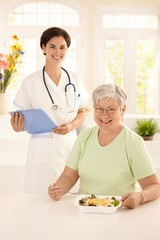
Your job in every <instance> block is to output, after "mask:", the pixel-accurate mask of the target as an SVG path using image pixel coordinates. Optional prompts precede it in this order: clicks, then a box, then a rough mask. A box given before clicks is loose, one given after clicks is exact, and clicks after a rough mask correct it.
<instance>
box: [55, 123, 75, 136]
mask: <svg viewBox="0 0 160 240" xmlns="http://www.w3.org/2000/svg"><path fill="white" fill-rule="evenodd" d="M72 130H73V124H72V123H68V124H62V125H61V126H60V127H57V128H55V129H53V132H54V133H57V134H62V135H65V134H67V133H69V132H70V131H72Z"/></svg>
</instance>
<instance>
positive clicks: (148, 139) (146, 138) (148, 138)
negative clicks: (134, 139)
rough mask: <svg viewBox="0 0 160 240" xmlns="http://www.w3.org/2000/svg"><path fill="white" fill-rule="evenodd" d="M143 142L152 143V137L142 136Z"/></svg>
mask: <svg viewBox="0 0 160 240" xmlns="http://www.w3.org/2000/svg"><path fill="white" fill-rule="evenodd" d="M143 139H144V141H152V140H153V136H143Z"/></svg>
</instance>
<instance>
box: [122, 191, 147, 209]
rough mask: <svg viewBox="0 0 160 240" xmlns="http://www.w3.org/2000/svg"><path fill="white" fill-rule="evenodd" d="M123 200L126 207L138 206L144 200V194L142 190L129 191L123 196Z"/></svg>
mask: <svg viewBox="0 0 160 240" xmlns="http://www.w3.org/2000/svg"><path fill="white" fill-rule="evenodd" d="M121 200H122V203H123V206H124V207H126V208H136V207H138V206H139V205H140V204H141V203H143V202H144V199H143V195H142V194H141V193H140V192H132V193H127V194H125V195H123V196H122V199H121Z"/></svg>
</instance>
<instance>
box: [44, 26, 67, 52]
mask: <svg viewBox="0 0 160 240" xmlns="http://www.w3.org/2000/svg"><path fill="white" fill-rule="evenodd" d="M52 37H63V38H64V39H65V41H66V43H67V47H69V46H70V44H71V37H70V36H69V34H68V33H67V32H66V31H65V30H64V29H62V28H58V27H51V28H48V29H47V30H45V31H44V32H43V33H42V35H41V39H40V46H41V48H42V45H44V46H46V45H47V42H48V41H49V40H50V39H51V38H52Z"/></svg>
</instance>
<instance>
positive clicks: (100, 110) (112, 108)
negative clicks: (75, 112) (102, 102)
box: [94, 106, 120, 115]
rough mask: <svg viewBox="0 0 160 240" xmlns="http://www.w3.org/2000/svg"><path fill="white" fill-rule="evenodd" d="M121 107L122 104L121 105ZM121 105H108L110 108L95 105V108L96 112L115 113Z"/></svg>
mask: <svg viewBox="0 0 160 240" xmlns="http://www.w3.org/2000/svg"><path fill="white" fill-rule="evenodd" d="M119 107H120V106H119ZM119 107H108V108H102V107H98V106H97V107H96V106H94V110H95V112H96V113H100V114H102V113H104V112H105V113H108V114H109V115H113V114H115V112H116V110H117V109H118V108H119Z"/></svg>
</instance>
